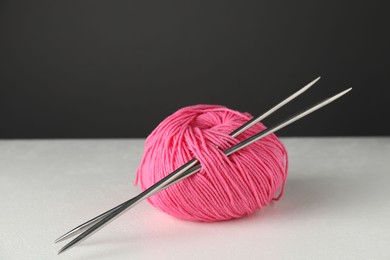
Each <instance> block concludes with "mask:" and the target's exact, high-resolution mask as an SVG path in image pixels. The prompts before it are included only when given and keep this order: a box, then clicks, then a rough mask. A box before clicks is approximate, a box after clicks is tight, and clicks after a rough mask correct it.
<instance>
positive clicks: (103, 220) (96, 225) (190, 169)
mask: <svg viewBox="0 0 390 260" xmlns="http://www.w3.org/2000/svg"><path fill="white" fill-rule="evenodd" d="M319 79H320V77H318V78H316V79H315V80H313V81H312V82H310V83H309V84H307V85H306V86H304V87H303V88H301V89H300V90H298V91H297V92H295V93H294V94H292V95H291V96H289V97H288V98H286V99H285V100H283V101H282V102H280V103H279V104H277V105H276V106H274V107H273V108H271V109H270V110H268V111H267V112H265V113H264V114H263V115H261V116H259V117H256V118H253V119H251V120H249V121H248V122H246V123H245V124H243V125H242V126H240V127H239V128H237V129H236V130H234V131H233V132H232V133H230V136H232V137H236V136H238V135H239V134H241V133H242V132H244V131H246V130H247V129H248V128H250V127H251V126H253V125H254V124H256V123H258V122H260V121H261V120H263V119H264V118H266V117H268V116H269V115H271V114H272V113H273V112H275V111H276V110H278V109H279V108H281V107H282V106H284V105H286V104H287V103H288V102H290V101H291V100H293V99H294V98H296V97H298V96H299V95H301V94H302V93H303V92H305V91H306V90H308V89H309V88H310V87H311V86H313V85H314V84H315V83H316V82H317V81H318V80H319ZM351 89H352V88H349V89H346V90H344V91H342V92H340V93H338V94H336V95H334V96H332V97H330V98H327V99H324V100H323V101H321V102H319V103H317V104H315V105H314V106H311V107H309V108H307V109H306V110H304V111H302V112H301V113H298V114H296V115H295V116H292V117H290V118H288V119H286V120H284V121H282V122H281V123H278V124H276V125H274V126H272V127H270V128H267V129H265V130H263V131H261V132H259V133H257V134H255V135H253V136H252V137H249V138H248V139H246V140H244V141H242V142H240V143H238V144H236V145H234V146H232V147H230V148H229V149H227V150H225V151H224V154H225V155H226V156H229V155H231V154H233V153H235V152H237V151H239V150H241V149H242V148H244V147H246V146H248V145H250V144H252V143H254V142H256V141H258V140H260V139H261V138H263V137H265V136H267V135H269V134H271V133H274V132H276V131H278V130H279V129H282V128H283V127H285V126H287V125H289V124H291V123H293V122H295V121H297V120H299V119H301V118H302V117H305V116H306V115H308V114H310V113H312V112H314V111H316V110H318V109H320V108H321V107H323V106H326V105H327V104H329V103H331V102H333V101H335V100H336V99H338V98H339V97H341V96H343V95H344V94H346V93H347V92H349V91H350V90H351ZM200 168H201V165H200V164H199V161H198V160H197V159H196V158H193V159H191V160H189V161H188V162H187V163H186V164H184V165H182V166H181V167H179V168H178V169H176V170H175V171H173V172H172V173H170V174H169V175H167V176H166V177H164V178H162V179H161V180H160V181H158V182H156V183H155V184H153V185H152V186H151V187H149V188H148V189H146V190H145V191H143V192H142V193H140V194H139V195H137V196H135V197H133V198H131V199H130V200H128V201H126V202H124V203H122V204H120V205H118V206H116V207H114V208H112V209H110V210H108V211H106V212H104V213H102V214H101V215H99V216H97V217H94V218H92V219H91V220H88V221H87V222H85V223H83V224H81V225H79V226H77V227H76V228H74V229H72V230H71V231H69V232H67V233H66V234H64V235H62V236H61V237H59V238H57V239H56V240H55V243H57V242H59V241H62V240H65V239H67V238H69V237H71V236H73V235H75V234H77V233H79V232H81V231H82V230H85V229H87V230H86V231H84V232H83V233H82V234H80V235H79V236H78V237H76V238H75V239H73V240H72V241H71V242H69V243H68V244H67V245H65V246H64V247H63V248H61V250H60V251H59V252H58V254H60V253H62V252H64V251H65V250H67V249H69V248H71V247H72V246H74V245H76V244H77V243H79V242H80V241H81V240H83V239H85V238H87V237H88V236H90V235H91V234H92V233H94V232H96V231H97V230H99V229H100V228H102V227H103V226H105V225H106V224H108V223H109V222H110V221H112V220H114V219H115V218H117V217H118V216H119V215H121V214H123V213H124V212H125V211H126V210H129V209H131V208H132V207H134V206H135V205H137V204H138V203H140V202H141V201H142V200H145V199H147V198H149V197H150V196H152V195H154V194H156V193H158V192H160V191H162V190H164V189H166V188H168V187H169V186H171V185H173V184H175V183H177V182H179V181H181V180H183V179H185V178H188V177H190V176H191V175H193V174H194V173H196V172H198V171H199V170H200Z"/></svg>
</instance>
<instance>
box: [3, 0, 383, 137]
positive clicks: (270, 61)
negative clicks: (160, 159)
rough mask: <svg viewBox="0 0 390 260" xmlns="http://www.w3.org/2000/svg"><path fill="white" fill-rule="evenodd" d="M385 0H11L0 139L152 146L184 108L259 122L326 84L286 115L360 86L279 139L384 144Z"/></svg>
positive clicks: (6, 7)
mask: <svg viewBox="0 0 390 260" xmlns="http://www.w3.org/2000/svg"><path fill="white" fill-rule="evenodd" d="M386 2H387V1H362V0H355V1H347V0H343V1H329V0H326V1H325V0H324V1H312V0H310V1H309V0H308V1H287V0H286V1H258V0H256V1H230V0H229V1H228V0H224V1H214V0H208V1H203V0H196V1H169V0H164V1H161V0H139V1H101V0H92V1H28V0H25V1H1V2H0V37H1V39H0V118H1V125H0V138H74V137H78V138H84V137H90V138H95V137H144V136H146V135H147V134H148V133H149V132H150V131H151V130H152V129H153V128H154V127H155V126H156V125H157V124H158V123H159V122H160V121H161V120H162V119H163V118H165V117H166V116H168V115H169V114H171V113H172V112H174V111H175V110H177V109H178V108H180V107H183V106H187V105H192V104H198V103H213V104H222V105H225V106H228V107H231V108H234V109H237V110H240V111H248V112H250V113H252V114H259V113H261V112H263V111H265V110H266V109H267V108H269V107H270V106H271V105H273V104H275V103H276V102H278V101H279V100H281V99H282V98H284V97H286V96H287V95H289V94H291V93H292V92H293V91H295V90H297V89H298V88H299V87H301V86H302V85H303V84H305V83H307V82H308V81H310V80H312V79H314V78H315V77H317V76H319V75H321V76H323V79H322V80H321V82H320V83H319V84H318V86H316V87H314V88H313V89H312V90H311V91H310V92H309V93H307V94H305V95H304V96H303V97H302V99H299V100H297V101H296V102H294V104H291V106H289V107H288V109H285V110H283V111H282V112H281V113H279V114H278V115H277V117H278V118H280V117H282V116H283V115H286V114H287V113H293V112H296V111H298V110H299V109H300V108H303V107H304V105H306V104H310V103H312V102H314V101H316V100H319V99H320V98H322V97H325V96H328V95H330V94H333V93H335V92H337V91H340V90H342V89H344V88H346V87H349V86H352V87H354V90H353V91H352V93H351V94H349V95H348V96H346V97H345V98H343V99H342V100H340V101H338V102H337V103H335V104H332V105H331V106H329V107H328V108H325V109H323V110H322V111H319V112H317V113H316V114H314V115H311V116H309V117H308V118H306V119H304V120H303V121H302V122H300V123H296V124H295V125H293V126H291V127H289V128H288V129H286V130H284V131H283V132H282V133H281V134H282V135H290V136H291V135H292V136H312V135H387V134H389V133H390V127H389V123H388V121H389V114H390V113H389V111H390V109H389V105H388V99H389V83H388V82H389V81H388V80H389V79H388V77H387V76H388V74H389V69H390V66H389V65H390V64H389V57H390V55H389V46H390V41H389V24H390V19H389V18H388V16H389V4H387V3H386ZM267 122H268V123H272V122H274V120H269V121H266V123H267Z"/></svg>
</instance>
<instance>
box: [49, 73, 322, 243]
mask: <svg viewBox="0 0 390 260" xmlns="http://www.w3.org/2000/svg"><path fill="white" fill-rule="evenodd" d="M320 78H321V77H318V78H316V79H315V80H313V81H311V82H310V83H308V84H307V85H306V86H304V87H303V88H301V89H299V90H298V91H297V92H295V93H294V94H292V95H291V96H289V97H288V98H286V99H284V100H283V101H281V102H280V103H278V104H277V105H276V106H274V107H272V108H271V109H270V110H268V111H267V112H265V113H264V114H262V115H261V116H259V117H256V118H253V119H251V120H249V121H248V122H246V123H245V124H243V125H242V126H240V127H239V128H237V129H236V130H234V131H233V132H231V133H230V134H229V135H230V136H232V137H236V136H238V135H240V134H241V133H243V132H244V131H245V130H247V129H249V128H250V127H252V126H253V125H254V124H256V123H258V122H260V121H261V120H263V119H264V118H266V117H268V116H269V115H271V114H272V113H274V112H275V111H277V110H278V109H279V108H281V107H283V106H284V105H286V104H287V103H289V102H290V101H292V100H293V99H295V98H296V97H298V96H299V95H301V94H302V93H303V92H305V91H306V90H308V89H309V88H310V87H311V86H313V85H314V84H315V83H317V81H319V80H320ZM196 163H198V160H197V159H192V160H190V161H188V162H187V163H186V164H184V165H182V166H181V167H180V168H178V169H176V170H175V171H174V172H172V173H171V174H169V175H168V176H172V175H175V176H176V175H177V174H180V173H183V172H185V171H186V170H188V169H190V168H191V167H192V166H194V165H195V164H196ZM168 176H167V177H168ZM134 199H135V198H134ZM125 203H126V202H124V203H122V204H120V205H118V206H116V207H114V208H112V209H110V210H108V211H106V212H104V213H102V214H100V215H99V216H97V217H94V218H92V219H90V220H88V221H87V222H85V223H83V224H81V225H79V226H77V227H75V228H74V229H72V230H70V231H69V232H67V233H65V234H64V235H62V236H60V237H59V238H57V239H56V240H55V241H54V242H55V243H57V242H59V241H62V240H65V239H67V238H69V237H71V236H72V235H75V234H77V233H79V232H80V231H82V230H83V229H85V228H86V227H88V226H89V225H91V224H93V223H95V222H96V221H98V220H99V219H101V218H102V217H104V216H105V215H107V214H109V213H111V212H113V211H114V210H116V209H119V208H120V207H122V206H123V205H124V204H125Z"/></svg>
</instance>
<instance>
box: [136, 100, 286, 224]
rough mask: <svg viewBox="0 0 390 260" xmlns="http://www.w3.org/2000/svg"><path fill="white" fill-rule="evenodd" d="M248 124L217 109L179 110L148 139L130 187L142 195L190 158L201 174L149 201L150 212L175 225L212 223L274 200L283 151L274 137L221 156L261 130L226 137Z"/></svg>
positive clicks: (282, 176)
mask: <svg viewBox="0 0 390 260" xmlns="http://www.w3.org/2000/svg"><path fill="white" fill-rule="evenodd" d="M251 118H252V116H251V115H249V114H248V113H240V112H237V111H234V110H230V109H228V108H226V107H223V106H217V105H196V106H190V107H185V108H182V109H180V110H178V111H177V112H175V113H174V114H172V115H171V116H169V117H167V118H166V119H165V120H164V121H163V122H161V123H160V124H159V125H158V126H157V128H156V129H155V130H153V132H152V133H151V134H150V135H149V136H148V137H147V139H146V142H145V151H144V155H143V158H142V161H141V164H140V166H139V169H138V171H137V176H136V180H135V182H136V183H138V184H140V186H141V188H142V190H145V189H146V188H148V187H150V186H151V185H153V184H154V183H156V182H157V181H159V180H160V179H161V178H163V177H165V176H166V175H168V174H169V173H171V172H172V171H174V170H175V169H176V168H178V167H180V166H181V165H183V164H184V163H186V162H187V161H189V160H190V159H192V158H194V157H195V158H197V159H198V160H199V161H200V163H201V165H202V168H201V170H200V171H199V172H198V173H196V174H194V175H192V176H191V177H189V178H187V179H185V180H182V181H181V182H179V183H177V184H175V185H173V186H171V187H169V188H167V189H166V190H164V191H161V192H159V193H157V194H155V195H153V196H152V197H150V198H149V199H148V201H149V202H150V203H151V204H152V205H153V206H154V207H156V208H158V209H160V210H162V211H164V212H166V213H168V214H169V215H172V216H174V217H177V218H180V219H186V220H192V221H206V222H212V221H219V220H228V219H232V218H240V217H243V216H245V215H248V214H251V213H253V212H254V211H256V210H257V209H260V208H261V207H263V206H265V205H267V204H268V203H270V202H271V201H272V200H278V199H279V198H280V197H281V196H282V194H283V190H284V185H285V181H286V177H287V151H286V149H285V147H284V146H283V144H282V143H281V142H280V140H279V139H278V138H277V137H276V136H275V135H274V134H271V135H269V136H267V137H265V138H263V139H261V140H259V141H257V142H255V143H253V144H251V145H249V146H247V147H245V148H243V149H242V150H240V151H238V152H236V153H234V154H232V155H230V156H226V155H225V154H223V150H225V149H227V148H229V147H231V146H232V145H234V144H237V143H238V142H240V141H242V140H244V139H246V138H248V137H250V136H252V135H254V134H256V133H258V132H260V131H261V130H263V129H265V126H264V125H262V124H260V123H258V124H256V125H255V126H252V127H251V128H250V129H248V130H247V131H245V132H244V133H242V134H241V135H239V136H237V137H236V138H233V137H231V136H229V133H231V132H232V131H233V130H235V129H236V128H238V127H239V126H241V125H242V124H244V123H245V122H247V121H248V120H249V119H251ZM278 192H279V195H277V193H278ZM275 196H277V197H276V198H275Z"/></svg>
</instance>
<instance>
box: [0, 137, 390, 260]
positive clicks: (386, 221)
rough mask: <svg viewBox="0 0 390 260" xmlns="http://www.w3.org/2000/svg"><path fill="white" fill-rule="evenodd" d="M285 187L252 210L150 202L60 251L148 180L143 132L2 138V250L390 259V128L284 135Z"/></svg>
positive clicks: (25, 255)
mask: <svg viewBox="0 0 390 260" xmlns="http://www.w3.org/2000/svg"><path fill="white" fill-rule="evenodd" d="M282 141H283V142H284V143H285V144H286V146H287V149H288V151H289V155H290V171H289V177H288V182H287V188H286V193H285V196H284V197H283V198H282V200H281V201H279V202H277V203H274V204H272V205H270V206H268V207H266V208H264V209H262V210H260V211H258V212H257V213H256V214H254V215H251V216H249V217H246V218H243V219H239V220H234V221H225V222H219V223H209V224H205V223H194V222H187V221H182V220H177V219H174V218H172V217H170V216H168V215H166V214H164V213H162V212H160V211H158V210H157V209H155V208H153V207H152V206H151V205H149V204H148V203H141V204H140V205H138V206H137V207H136V208H134V209H133V210H131V211H129V212H127V213H126V214H124V215H122V216H121V217H120V218H118V219H117V220H115V221H114V222H112V223H111V224H110V225H108V226H106V227H105V228H103V229H102V230H101V231H99V232H98V233H96V234H95V235H94V236H92V237H90V238H89V239H88V240H85V241H83V242H82V243H81V244H80V245H78V246H76V247H74V248H72V249H70V250H69V251H66V252H64V253H63V254H61V255H59V256H57V255H56V252H57V250H58V249H59V248H60V247H61V246H63V245H64V243H62V244H60V245H55V244H53V240H54V239H55V238H57V237H58V236H59V235H61V234H63V233H64V232H65V231H68V230H69V229H70V228H73V227H74V226H75V225H78V224H80V223H81V222H84V221H85V220H87V219H89V218H91V217H94V216H95V215H97V214H98V213H101V212H103V211H105V210H107V209H109V208H111V207H113V206H115V205H117V204H119V203H121V202H123V201H124V200H126V199H128V198H129V197H131V196H133V195H136V194H137V193H138V192H139V191H140V189H139V188H138V187H134V186H133V184H132V183H133V179H134V172H135V170H136V168H137V167H138V164H139V161H140V158H141V155H142V151H143V142H144V140H142V139H138V140H137V139H133V140H129V139H127V140H36V141H31V140H25V141H17V140H15V141H0V191H1V197H0V203H1V215H0V259H2V260H8V259H17V260H21V259H40V260H43V259H126V260H128V259H153V260H156V259H158V260H161V259H390V138H283V139H282Z"/></svg>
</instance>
